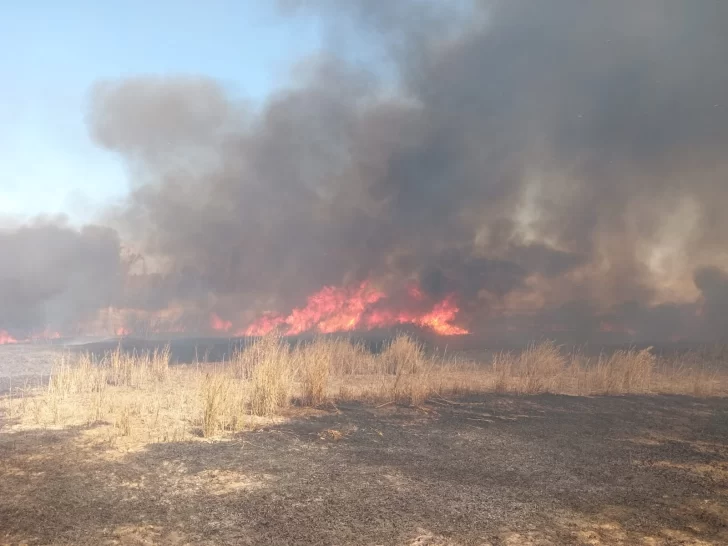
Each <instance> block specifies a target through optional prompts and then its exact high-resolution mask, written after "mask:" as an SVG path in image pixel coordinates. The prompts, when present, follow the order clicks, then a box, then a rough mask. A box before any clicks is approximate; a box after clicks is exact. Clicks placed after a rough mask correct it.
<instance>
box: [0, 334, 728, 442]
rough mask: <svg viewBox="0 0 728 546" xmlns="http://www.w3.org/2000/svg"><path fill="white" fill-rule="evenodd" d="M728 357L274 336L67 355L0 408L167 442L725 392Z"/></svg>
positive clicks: (19, 421) (52, 423) (36, 419)
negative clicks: (388, 413)
mask: <svg viewBox="0 0 728 546" xmlns="http://www.w3.org/2000/svg"><path fill="white" fill-rule="evenodd" d="M725 358H726V355H724V354H723V352H722V351H718V350H716V351H702V352H700V353H698V352H693V353H684V354H681V355H680V356H674V357H664V356H663V357H658V356H657V355H655V354H654V353H653V352H652V350H651V349H644V350H636V349H635V350H620V351H615V352H612V353H609V354H604V355H601V356H596V357H588V356H585V355H583V354H580V353H578V352H564V351H562V350H561V349H560V347H558V346H556V345H555V344H554V343H552V342H548V341H547V342H542V343H539V344H532V345H530V346H528V347H527V348H526V349H524V350H522V351H518V352H503V353H496V354H494V355H492V356H491V357H490V360H489V361H485V362H481V361H475V360H472V359H469V360H463V359H460V358H458V357H457V356H455V355H447V354H438V353H432V352H428V351H426V350H425V348H424V347H423V346H422V345H421V344H419V343H418V342H417V341H415V340H413V339H412V338H410V337H408V336H406V335H400V336H398V337H396V338H394V339H393V340H391V341H390V342H389V343H388V344H386V345H385V347H384V348H383V350H382V351H380V352H378V353H376V354H375V353H372V352H370V351H369V350H367V349H366V348H365V347H364V346H363V345H360V344H357V343H352V342H350V341H349V340H346V339H316V340H314V341H311V342H308V343H300V344H298V345H295V346H292V347H291V346H290V345H289V344H287V343H286V342H285V341H284V340H282V339H281V338H279V337H277V336H275V335H269V336H266V337H264V338H261V339H259V340H257V341H254V342H251V343H249V344H247V345H246V346H244V347H241V348H240V349H238V350H236V351H235V352H234V353H233V355H232V358H230V360H229V361H227V362H214V363H208V362H197V363H194V364H188V365H179V366H170V352H169V348H168V347H165V348H160V349H157V350H154V351H143V352H141V353H128V352H124V351H122V350H120V349H117V350H114V351H109V352H107V353H106V354H104V355H102V356H101V357H94V356H92V355H90V354H87V353H86V354H71V353H68V354H64V355H60V356H59V357H58V358H57V361H56V362H55V364H54V367H53V371H52V373H51V375H50V377H49V378H48V379H47V382H45V384H44V386H43V387H41V388H23V386H22V385H16V386H15V388H14V389H12V390H11V391H10V392H9V394H7V395H6V396H4V397H3V398H0V408H1V409H3V411H4V413H5V414H6V415H7V416H9V417H10V418H11V419H12V420H13V423H14V425H13V426H14V427H15V428H23V429H31V428H38V427H41V428H55V429H58V428H63V427H77V426H83V425H90V424H95V425H101V427H100V428H102V429H103V430H104V431H105V433H106V436H107V438H108V440H109V441H111V442H122V443H124V442H125V441H127V443H139V442H142V443H143V442H165V441H170V440H171V441H179V440H182V439H189V438H194V437H200V436H201V437H206V438H209V437H215V436H221V435H226V434H230V433H235V432H239V431H241V430H246V429H255V428H256V427H258V426H260V425H261V424H262V423H267V422H271V420H275V419H276V417H277V416H281V415H284V414H285V413H286V411H287V410H288V408H290V407H291V406H294V407H314V408H315V407H327V406H330V407H335V406H336V404H338V403H341V402H348V401H361V402H364V403H367V404H371V405H374V406H382V405H387V404H396V405H409V406H421V405H423V404H424V403H425V402H426V401H428V400H430V401H435V402H437V401H442V400H448V399H449V398H450V397H457V396H461V395H467V394H474V393H515V394H520V395H533V394H541V393H555V394H569V395H579V396H589V395H620V394H637V393H639V394H685V395H691V396H697V397H706V396H714V395H723V394H725V393H726V392H728V363H726V362H725Z"/></svg>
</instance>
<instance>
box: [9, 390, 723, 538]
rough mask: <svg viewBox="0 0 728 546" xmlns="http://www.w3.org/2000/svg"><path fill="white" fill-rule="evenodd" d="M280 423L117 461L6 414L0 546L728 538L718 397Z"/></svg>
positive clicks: (479, 402)
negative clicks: (17, 424) (22, 426)
mask: <svg viewBox="0 0 728 546" xmlns="http://www.w3.org/2000/svg"><path fill="white" fill-rule="evenodd" d="M284 417H285V419H284V420H283V421H282V422H279V423H278V424H273V425H269V426H262V427H260V428H258V429H257V430H253V431H246V432H241V433H239V434H236V435H234V436H232V437H228V438H226V439H224V440H208V439H202V438H200V439H198V440H194V441H184V442H171V443H151V444H147V445H139V446H137V447H129V446H126V447H125V448H124V449H119V448H118V447H113V446H110V445H107V444H105V443H103V442H100V441H99V439H98V437H97V436H95V435H94V429H95V428H98V427H99V425H97V426H96V427H94V426H88V427H75V428H66V429H62V430H26V431H16V430H12V427H10V426H9V425H10V424H11V423H9V422H8V421H9V417H8V416H7V415H5V416H0V423H1V424H2V425H6V426H2V427H0V489H1V490H2V495H0V543H2V544H4V543H7V544H20V543H27V544H170V545H171V544H332V545H333V544H418V545H425V544H430V545H433V544H443V545H444V544H452V545H459V544H491V545H506V544H725V543H728V529H727V528H726V525H727V524H728V443H727V440H728V400H726V399H723V398H707V399H706V398H703V399H698V398H692V397H686V396H642V395H630V396H604V397H577V396H560V395H538V396H516V395H510V394H488V395H478V396H469V397H467V396H466V397H459V398H457V399H447V400H445V399H442V398H439V397H435V398H431V399H430V401H429V402H428V403H427V404H425V405H423V406H422V407H404V406H396V405H387V406H384V407H376V406H375V405H372V404H370V405H366V404H360V403H356V402H349V403H340V404H337V405H334V404H329V405H327V406H326V407H324V408H323V409H316V410H312V409H302V408H291V409H290V410H288V411H287V414H286V415H285V416H284ZM2 421H4V423H3V422H2ZM2 429H5V430H2Z"/></svg>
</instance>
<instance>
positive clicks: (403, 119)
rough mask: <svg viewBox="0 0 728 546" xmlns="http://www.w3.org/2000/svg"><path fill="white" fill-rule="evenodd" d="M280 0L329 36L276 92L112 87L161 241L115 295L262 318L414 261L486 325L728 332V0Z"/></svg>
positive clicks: (203, 85)
mask: <svg viewBox="0 0 728 546" xmlns="http://www.w3.org/2000/svg"><path fill="white" fill-rule="evenodd" d="M283 5H284V8H285V9H284V12H290V11H293V12H296V13H301V12H304V13H308V14H311V15H313V16H314V17H316V18H318V20H319V23H320V24H321V25H322V27H323V28H324V29H327V30H328V31H330V32H329V33H328V34H327V37H328V38H329V40H328V42H327V43H329V44H330V45H331V47H329V48H326V49H325V50H324V51H322V52H321V54H320V55H319V56H318V57H316V58H314V59H303V60H301V62H300V63H299V64H298V65H297V67H296V69H295V71H294V75H295V76H294V78H293V81H292V82H291V83H290V84H288V85H287V86H283V87H281V88H280V89H279V90H278V91H276V92H275V93H273V94H271V95H270V96H269V97H268V98H267V99H266V100H265V101H264V103H262V104H249V103H247V102H246V101H245V100H243V99H240V98H239V97H238V96H237V94H235V93H233V92H232V91H230V90H229V89H226V88H225V87H224V86H223V85H221V84H219V83H217V82H215V81H212V80H210V79H207V78H205V77H204V76H139V77H134V78H128V79H123V80H118V81H105V82H99V84H98V85H97V86H96V87H95V88H94V89H93V90H92V92H91V99H90V106H89V112H88V124H89V131H90V134H91V135H92V137H93V138H94V140H95V141H96V142H97V143H98V144H99V145H100V146H103V147H105V148H107V149H108V150H110V151H111V152H113V153H115V154H118V156H119V157H120V158H121V159H122V160H123V161H124V162H125V165H126V166H127V169H128V173H129V179H130V194H129V197H128V200H127V201H126V202H125V203H123V204H122V205H121V206H120V207H118V208H117V209H115V210H114V211H113V213H111V214H110V215H109V216H108V218H107V219H106V222H107V223H108V224H109V225H111V226H113V228H114V229H116V230H118V232H119V233H120V234H121V237H122V239H123V240H124V241H128V242H129V244H132V245H134V246H135V248H138V249H139V251H140V252H141V253H142V254H143V255H144V257H145V260H144V264H145V266H144V268H143V269H142V270H139V269H137V270H135V272H136V275H137V277H136V278H135V281H134V282H133V283H129V282H127V283H122V284H123V289H120V290H117V291H116V292H114V298H115V301H114V303H115V304H116V305H118V306H120V307H123V306H124V305H127V304H128V302H129V301H134V305H135V306H137V307H139V306H141V307H144V306H145V305H146V306H148V307H149V308H150V309H160V308H164V307H165V306H167V305H172V304H174V305H178V306H179V305H182V306H184V307H185V308H189V309H204V310H205V311H209V310H214V311H215V312H216V313H218V314H220V315H221V316H224V317H226V318H229V319H231V320H234V321H236V322H240V323H243V324H244V323H245V322H246V321H249V320H252V318H253V317H255V316H256V314H257V313H259V312H261V311H264V310H273V311H279V312H286V311H287V310H289V309H290V308H292V307H294V306H297V305H300V304H302V303H303V302H304V301H305V298H306V297H307V296H308V295H310V294H311V293H313V292H315V291H316V290H318V289H319V288H321V287H322V286H324V285H336V286H341V285H349V284H354V283H359V282H361V281H363V280H365V279H370V280H372V281H373V282H375V283H377V285H378V286H381V287H382V288H383V289H384V290H385V291H387V292H389V293H392V294H396V293H398V291H401V290H402V289H403V288H404V286H405V285H406V284H407V283H408V282H411V281H412V280H415V281H418V282H419V283H420V285H421V287H422V289H423V290H425V291H426V292H427V293H428V294H430V295H432V296H433V297H435V295H437V294H443V293H455V294H456V295H457V296H458V301H459V305H460V308H461V312H460V316H459V321H460V322H461V323H462V324H466V325H467V326H468V327H469V328H470V329H471V331H473V332H474V333H475V334H484V333H486V332H492V331H497V330H499V329H500V328H501V327H502V325H504V324H509V325H512V326H514V327H515V328H517V329H519V330H520V331H522V332H523V335H524V338H525V337H528V336H529V335H533V334H534V333H538V332H542V331H553V330H554V325H556V326H558V328H556V329H566V330H573V331H575V332H578V335H579V336H581V337H584V338H587V337H588V336H589V335H590V334H591V333H593V332H595V331H598V330H599V329H600V328H603V325H604V324H605V321H608V322H616V323H618V325H619V326H618V329H621V330H624V331H631V332H636V335H638V336H639V335H643V336H647V337H651V338H653V339H668V338H672V337H675V336H691V337H695V338H701V339H702V338H715V337H720V336H721V335H723V334H724V333H725V332H728V327H727V326H728V324H726V322H725V321H726V318H725V317H726V316H728V315H727V314H726V313H722V312H720V309H723V308H724V307H725V301H726V298H727V297H728V296H727V294H728V282H726V280H725V279H726V271H728V252H727V251H726V246H725V243H726V241H728V218H727V217H726V215H725V214H724V212H723V209H724V207H725V203H728V183H726V173H728V160H726V158H725V153H724V150H725V149H726V144H728V123H727V122H728V103H726V101H725V97H726V96H728V94H727V93H726V92H728V62H726V61H728V43H727V42H728V35H726V33H725V32H724V31H723V29H724V25H725V23H726V22H728V5H726V3H725V2H721V1H719V0H712V1H711V0H708V1H705V2H700V3H688V2H684V1H677V0H668V1H664V0H641V1H639V2H632V1H627V0H619V1H614V2H608V3H607V2H597V1H588V2H583V1H577V0H550V1H548V2H541V3H538V4H534V3H532V2H523V1H519V0H516V1H508V2H486V1H474V2H457V3H440V2H432V1H427V0H410V1H402V2H396V3H391V2H384V1H381V2H363V1H358V0H357V1H349V2H328V1H325V0H322V1H311V2H305V1H300V2H292V1H289V2H284V3H283ZM241 69H244V67H242V68H241ZM111 247H112V248H116V247H114V245H113V244H112V245H111ZM14 252H20V253H22V252H23V250H22V247H21V249H20V250H14ZM151 273H153V275H151ZM145 279H153V282H154V283H155V286H157V287H158V289H155V290H151V291H150V290H149V289H148V288H145V285H146V282H145ZM150 282H151V281H150ZM140 287H141V288H140ZM28 290H29V291H30V292H31V293H33V294H37V296H35V297H36V298H37V299H38V301H48V298H47V297H46V296H45V292H44V291H43V284H42V283H38V286H37V287H33V286H32V285H31V286H29V287H28ZM92 292H93V291H92ZM101 292H102V293H103V294H104V296H103V297H102V298H100V299H99V300H98V304H101V303H102V300H104V301H103V303H104V304H105V303H106V301H105V299H107V298H108V296H107V294H108V291H103V290H102V291H101ZM150 292H151V293H153V294H154V297H153V298H152V297H151V296H150V297H146V296H144V294H149V293H150ZM10 309H11V312H10V313H8V312H6V313H5V315H4V317H3V320H4V321H5V323H8V324H13V323H16V322H18V321H19V320H20V318H19V317H20V316H22V314H21V315H19V316H18V317H16V315H17V314H18V312H17V311H12V310H13V309H15V307H13V306H11V307H10ZM23 320H27V319H23ZM0 326H2V325H0Z"/></svg>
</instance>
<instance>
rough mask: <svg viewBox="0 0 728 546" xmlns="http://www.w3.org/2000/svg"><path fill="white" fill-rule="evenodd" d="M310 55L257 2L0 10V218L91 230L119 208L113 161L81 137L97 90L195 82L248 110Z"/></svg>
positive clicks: (308, 35)
mask: <svg viewBox="0 0 728 546" xmlns="http://www.w3.org/2000/svg"><path fill="white" fill-rule="evenodd" d="M320 47H321V32H320V29H319V27H318V25H317V24H316V22H315V21H314V20H313V19H311V18H303V17H297V18H294V17H290V16H285V17H283V16H281V15H280V13H278V12H277V9H276V2H274V1H268V0H237V1H234V0H204V1H203V0H177V1H172V0H154V1H150V0H146V1H142V0H113V1H103V2H93V1H91V0H86V1H81V0H65V1H63V2H59V1H54V0H46V1H40V0H36V1H33V0H27V1H26V2H21V1H20V0H17V1H12V0H8V1H7V2H0V81H2V84H1V85H0V218H2V217H7V216H11V217H15V216H21V217H30V216H33V215H36V214H44V213H46V214H53V213H59V212H65V213H67V214H69V215H70V216H71V218H72V220H73V221H74V222H83V221H88V220H92V219H93V217H94V215H95V214H96V213H97V212H98V211H99V210H100V209H101V208H102V207H103V205H104V204H106V203H109V202H113V200H114V199H118V198H119V197H120V196H123V195H124V193H125V190H126V181H125V176H124V171H123V166H122V165H121V163H120V161H119V159H118V158H117V157H116V156H114V155H113V154H111V153H109V152H107V151H105V150H102V149H100V148H98V147H96V146H95V145H94V144H93V143H92V142H91V141H90V140H89V137H88V134H87V128H86V125H85V120H84V116H85V112H86V108H87V100H88V93H89V90H90V87H91V86H92V84H93V83H94V82H95V81H97V80H99V79H107V78H118V77H124V76H132V75H140V74H162V75H163V74H202V75H206V76H210V77H213V78H216V79H219V80H220V81H222V82H223V83H224V84H226V85H228V86H230V87H232V88H233V89H235V91H236V93H239V94H241V95H244V96H245V97H247V98H249V99H252V100H256V101H260V100H261V99H263V98H264V97H265V96H266V94H267V93H268V92H269V91H271V90H272V89H275V88H276V87H278V86H279V84H280V82H282V81H285V80H286V78H287V77H288V73H289V69H290V68H291V66H292V64H293V63H294V62H295V61H296V60H298V59H300V58H301V57H303V56H306V55H308V54H312V53H315V52H316V51H317V50H318V49H319V48H320Z"/></svg>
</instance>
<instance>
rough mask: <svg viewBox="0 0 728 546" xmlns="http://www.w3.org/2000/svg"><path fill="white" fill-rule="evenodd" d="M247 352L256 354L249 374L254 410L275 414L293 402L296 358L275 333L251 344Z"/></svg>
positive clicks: (251, 402) (254, 413)
mask: <svg viewBox="0 0 728 546" xmlns="http://www.w3.org/2000/svg"><path fill="white" fill-rule="evenodd" d="M245 351H250V352H251V353H252V354H253V355H254V357H255V360H254V365H253V368H252V371H251V373H250V409H251V412H252V413H253V415H258V416H269V415H274V414H275V413H276V412H277V411H279V410H280V409H282V408H284V407H286V406H287V405H288V404H289V403H290V397H291V390H292V385H293V375H294V373H295V372H296V370H295V368H294V361H295V360H296V359H295V358H294V355H292V354H291V349H290V347H289V346H288V344H287V343H285V341H284V340H282V339H281V337H280V336H279V335H278V334H276V333H272V334H268V335H267V336H265V337H263V338H262V339H260V340H259V341H256V342H254V343H252V344H251V345H249V346H248V347H247V348H246V349H245Z"/></svg>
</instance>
